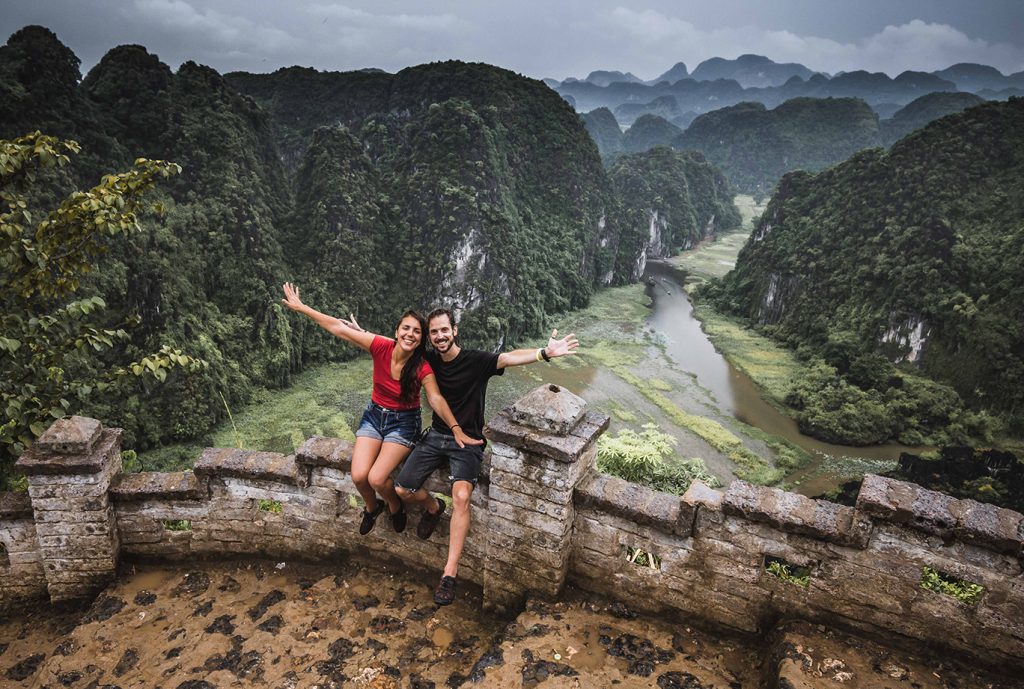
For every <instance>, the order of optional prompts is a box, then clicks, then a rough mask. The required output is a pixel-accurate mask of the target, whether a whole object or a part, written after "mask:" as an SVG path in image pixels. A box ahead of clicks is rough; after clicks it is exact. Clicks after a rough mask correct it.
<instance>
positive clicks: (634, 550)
mask: <svg viewBox="0 0 1024 689" xmlns="http://www.w3.org/2000/svg"><path fill="white" fill-rule="evenodd" d="M626 560H627V561H629V562H632V563H633V564H634V565H636V566H637V567H646V568H647V569H652V570H654V571H655V572H658V571H661V557H660V556H658V555H655V554H654V553H652V552H651V551H649V550H644V549H643V548H639V547H634V546H626Z"/></svg>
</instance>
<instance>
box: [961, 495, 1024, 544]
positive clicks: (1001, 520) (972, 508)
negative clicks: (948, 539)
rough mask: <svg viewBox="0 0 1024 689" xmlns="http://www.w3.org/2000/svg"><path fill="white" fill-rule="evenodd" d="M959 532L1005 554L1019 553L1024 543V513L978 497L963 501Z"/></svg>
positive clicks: (972, 540) (964, 538)
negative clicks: (979, 500)
mask: <svg viewBox="0 0 1024 689" xmlns="http://www.w3.org/2000/svg"><path fill="white" fill-rule="evenodd" d="M958 507H959V510H958V511H959V518H958V520H957V525H956V535H957V537H958V538H960V539H961V540H963V541H967V542H971V543H977V544H978V545H982V546H985V547H987V548H990V549H992V550H996V551H998V552H1002V553H1011V554H1016V553H1018V552H1020V549H1021V545H1022V543H1024V515H1022V514H1021V513H1020V512H1014V511H1013V510H1007V509H1004V508H1002V507H996V506H995V505H989V504H984V503H980V502H976V501H974V500H960V501H959V504H958Z"/></svg>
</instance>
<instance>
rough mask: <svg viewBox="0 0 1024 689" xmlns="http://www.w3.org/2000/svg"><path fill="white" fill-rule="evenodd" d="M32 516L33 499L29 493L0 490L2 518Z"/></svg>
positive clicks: (0, 516)
mask: <svg viewBox="0 0 1024 689" xmlns="http://www.w3.org/2000/svg"><path fill="white" fill-rule="evenodd" d="M25 517H28V518H30V519H31V518H32V500H31V499H30V498H29V496H28V493H26V492H23V491H19V492H15V491H0V519H23V518H25Z"/></svg>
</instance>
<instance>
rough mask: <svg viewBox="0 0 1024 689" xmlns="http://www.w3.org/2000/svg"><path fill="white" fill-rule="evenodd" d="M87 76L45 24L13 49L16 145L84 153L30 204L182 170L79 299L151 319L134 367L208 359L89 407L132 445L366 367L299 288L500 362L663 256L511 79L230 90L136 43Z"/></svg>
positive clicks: (441, 74)
mask: <svg viewBox="0 0 1024 689" xmlns="http://www.w3.org/2000/svg"><path fill="white" fill-rule="evenodd" d="M78 65H79V61H78V58H77V57H76V56H75V55H74V53H72V51H70V50H69V49H68V48H67V47H65V46H64V45H63V44H62V43H61V42H60V41H59V39H58V38H57V37H56V36H55V35H54V34H53V33H52V32H50V31H49V30H47V29H45V28H43V27H26V28H25V29H22V30H20V31H18V32H16V33H15V34H14V35H12V36H11V37H10V39H9V41H8V43H7V44H6V45H5V46H3V47H2V48H0V137H2V138H13V137H16V136H19V135H22V134H25V133H27V132H30V131H32V130H35V129H44V130H45V131H46V133H48V134H52V135H56V136H60V137H65V138H73V139H76V140H78V141H80V142H81V143H82V147H83V151H82V153H81V154H80V155H78V156H75V158H74V160H73V162H72V166H71V167H70V168H66V169H65V170H68V169H69V170H70V172H71V174H70V175H68V174H66V173H62V174H61V175H53V176H52V178H51V177H47V178H46V179H45V184H41V185H39V188H38V189H36V190H35V192H34V195H33V198H32V201H33V203H35V204H36V205H37V206H38V208H37V209H33V210H37V211H45V210H48V209H51V208H53V207H55V206H56V204H57V202H58V200H59V198H61V197H62V195H63V194H66V193H68V192H69V191H70V190H72V189H81V188H88V187H91V186H92V185H94V184H95V183H96V181H97V179H98V177H99V175H101V174H103V173H106V172H113V171H116V170H121V169H125V168H126V167H128V166H129V165H131V162H132V160H134V159H135V158H136V157H139V156H146V157H152V158H161V159H167V160H172V161H175V162H177V163H179V164H180V165H181V166H182V169H183V170H182V173H181V174H180V175H178V176H176V177H174V178H172V179H171V180H168V181H165V182H162V183H161V184H160V185H159V187H158V192H157V194H158V195H162V197H163V198H162V199H161V200H162V201H163V202H164V205H165V206H166V208H167V212H166V213H165V214H164V215H162V216H157V215H152V216H150V217H146V218H145V219H144V220H143V232H142V233H140V234H137V235H134V236H132V237H131V238H129V239H119V240H117V241H114V242H111V245H110V247H109V249H110V251H109V252H108V254H107V255H106V256H105V257H104V259H103V261H102V263H101V264H100V265H97V266H96V270H95V271H94V272H93V273H92V274H91V275H90V276H89V278H88V281H87V283H86V284H85V285H83V289H82V292H83V293H85V294H87V295H92V294H99V295H101V296H103V297H104V299H105V301H106V302H107V305H108V306H107V309H106V311H105V312H104V314H105V318H106V319H107V320H108V321H109V324H110V325H111V326H114V325H117V324H123V323H125V322H126V321H127V322H130V321H138V324H137V325H136V326H135V327H134V328H133V329H131V334H132V339H131V342H130V343H129V344H128V345H126V346H125V347H122V348H121V349H120V350H119V351H116V352H114V353H113V354H114V356H115V357H116V358H117V360H118V361H122V360H123V361H131V360H133V358H138V357H141V356H142V355H143V354H145V353H148V352H152V351H155V350H156V349H158V348H159V346H160V345H162V344H169V345H172V346H175V347H178V348H180V349H182V350H183V351H185V352H186V353H188V354H191V355H193V356H196V357H201V358H203V359H205V360H206V361H207V362H209V364H210V366H209V368H207V369H205V370H203V371H201V372H199V373H195V374H193V375H191V376H189V377H185V376H184V374H180V373H173V374H172V375H171V376H170V377H169V378H168V380H167V382H166V383H165V384H164V385H162V386H160V387H158V388H149V389H139V390H138V391H137V393H136V394H132V395H128V396H122V397H118V398H116V399H108V400H107V401H106V402H103V403H100V402H98V401H97V400H96V399H92V400H91V401H89V402H88V403H86V402H84V401H83V402H81V403H76V404H78V406H76V407H75V408H74V409H73V410H72V411H74V412H87V413H91V414H93V415H95V416H97V417H99V418H102V419H104V421H105V423H109V424H111V425H120V426H123V427H124V428H125V429H126V430H127V432H128V433H127V436H128V437H127V440H128V446H130V447H136V448H140V449H142V448H145V447H146V446H151V445H153V444H157V443H161V442H165V441H168V440H172V439H186V438H201V437H202V434H203V433H205V432H206V431H207V430H208V429H209V428H210V427H211V426H212V425H213V424H214V423H216V422H217V421H218V420H219V419H220V418H221V417H222V416H223V415H224V413H225V410H226V408H227V407H229V406H231V407H237V406H238V405H240V404H241V403H243V402H244V401H246V399H247V398H248V397H249V396H250V394H251V392H252V391H253V390H254V389H255V388H257V387H258V386H264V385H270V386H274V385H281V384H284V383H286V382H287V380H288V379H289V377H290V375H291V374H292V373H294V372H295V371H297V370H299V369H301V368H302V367H303V366H305V365H306V364H309V363H312V362H317V361H323V360H328V359H335V358H338V357H339V356H344V355H345V353H346V352H349V351H350V350H349V349H348V348H344V347H341V346H339V345H338V344H337V343H336V342H335V341H332V340H331V339H330V338H329V337H327V336H325V335H323V334H322V333H320V332H318V331H317V329H316V328H315V327H311V325H310V324H309V323H308V322H307V321H305V320H304V319H299V318H295V317H293V316H291V315H290V314H289V313H286V312H284V311H283V310H282V308H281V306H280V305H279V299H280V293H279V292H280V285H281V283H282V282H283V281H285V280H293V281H295V282H296V283H298V284H299V286H300V287H301V288H302V291H303V295H304V297H305V299H306V300H307V301H308V302H309V303H311V304H312V305H314V306H316V307H319V308H321V309H322V310H325V311H328V312H331V313H350V312H354V313H356V314H357V315H358V316H359V318H360V320H361V322H362V324H363V325H364V326H366V327H368V328H371V329H374V330H378V331H380V332H388V331H389V330H390V329H391V328H392V327H393V318H394V317H395V315H396V314H397V313H398V312H399V310H400V309H404V308H406V307H407V306H410V305H412V306H416V307H420V308H431V307H433V306H436V305H438V304H444V305H447V306H452V307H455V308H456V309H458V310H459V311H461V312H462V314H463V331H462V334H463V335H464V339H465V341H466V342H468V343H472V344H476V345H483V346H486V347H494V346H497V345H499V344H502V343H504V344H514V343H515V341H516V340H517V339H519V338H521V337H524V336H526V335H533V334H537V333H539V332H540V331H541V330H542V328H544V327H545V326H546V325H547V322H548V320H549V318H550V317H551V316H552V315H553V314H556V313H558V312H560V311H563V310H565V309H569V308H572V307H576V306H581V305H583V304H585V303H586V302H587V300H588V298H589V296H590V294H591V293H592V292H593V290H594V289H595V288H597V287H598V286H600V285H602V284H608V283H612V282H623V281H626V280H628V279H629V278H630V274H629V273H626V274H622V275H620V274H617V273H616V266H620V265H632V264H635V262H636V261H637V260H638V255H639V253H641V252H643V251H644V250H645V247H644V246H643V245H642V244H637V243H636V242H633V241H632V240H630V241H628V242H625V243H623V242H621V241H620V239H621V236H622V235H623V232H624V228H623V227H621V226H620V224H619V223H620V218H621V215H620V214H619V213H618V209H619V207H620V205H621V204H620V199H619V197H618V196H617V195H616V192H615V189H614V188H613V186H612V183H611V180H610V178H609V176H608V174H607V172H606V171H605V169H604V168H603V166H602V164H601V160H600V157H599V155H598V152H597V149H596V148H595V146H594V144H593V142H592V141H591V139H590V137H589V136H588V135H587V132H586V129H585V128H584V126H583V124H582V122H581V121H580V119H579V117H578V116H577V115H576V114H575V113H574V112H573V110H572V109H571V108H570V107H569V106H568V105H567V104H566V103H565V102H564V101H563V100H562V99H561V98H560V97H559V96H558V95H557V94H555V93H554V92H553V91H551V90H550V89H549V88H547V87H546V86H545V85H544V84H543V83H541V82H539V81H535V80H531V79H526V78H524V77H521V76H518V75H516V74H514V73H512V72H509V71H506V70H503V69H499V68H496V67H491V66H488V65H482V64H465V63H460V62H445V63H435V64H430V65H423V66H420V67H414V68H410V69H406V70H403V71H402V72H400V73H398V74H394V75H390V74H385V73H381V72H352V73H344V74H338V73H320V72H316V71H314V70H308V69H302V68H290V69H286V70H279V71H278V72H275V73H274V74H270V75H245V74H234V75H231V77H230V78H225V77H223V76H221V75H220V74H218V73H217V72H215V71H214V70H212V69H210V68H208V67H204V66H201V65H197V64H195V63H192V62H187V63H185V64H184V65H182V66H181V68H180V69H179V70H178V71H177V72H173V71H172V70H171V69H170V68H169V67H168V66H167V65H165V64H163V63H162V62H160V60H159V59H158V58H157V56H154V55H151V54H149V53H148V52H147V51H146V50H145V48H143V47H141V46H121V47H118V48H115V49H113V50H111V51H110V52H109V53H108V54H107V55H106V56H104V58H103V59H102V60H101V61H100V62H99V64H97V65H96V67H95V68H93V69H92V70H91V71H90V73H89V74H88V75H86V76H85V78H84V79H82V78H81V75H80V73H79V71H78ZM239 89H242V90H243V91H244V93H242V92H240V91H239ZM246 94H249V95H246ZM250 96H251V97H250ZM681 183H682V182H681ZM34 215H36V216H37V217H39V215H40V213H38V212H36V213H34ZM625 232H626V234H627V235H628V236H629V237H632V236H633V234H635V232H634V231H633V230H632V229H629V230H625ZM623 252H626V253H628V254H629V255H628V256H627V255H625V254H623ZM77 365H80V366H83V367H90V366H91V367H97V368H100V369H102V368H103V367H104V366H107V367H109V366H110V365H111V361H99V362H95V361H84V360H83V361H79V362H77ZM0 461H2V458H0ZM0 468H2V467H0ZM0 473H2V472H0Z"/></svg>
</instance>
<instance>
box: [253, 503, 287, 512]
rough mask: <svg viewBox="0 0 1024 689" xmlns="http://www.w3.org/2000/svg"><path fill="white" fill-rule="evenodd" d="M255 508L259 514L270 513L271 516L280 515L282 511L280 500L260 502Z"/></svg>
mask: <svg viewBox="0 0 1024 689" xmlns="http://www.w3.org/2000/svg"><path fill="white" fill-rule="evenodd" d="M256 506H257V507H258V508H259V510H260V512H270V513H271V514H281V512H282V511H283V510H284V506H283V505H282V504H281V501H280V500H260V501H259V502H258V503H257V504H256Z"/></svg>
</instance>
